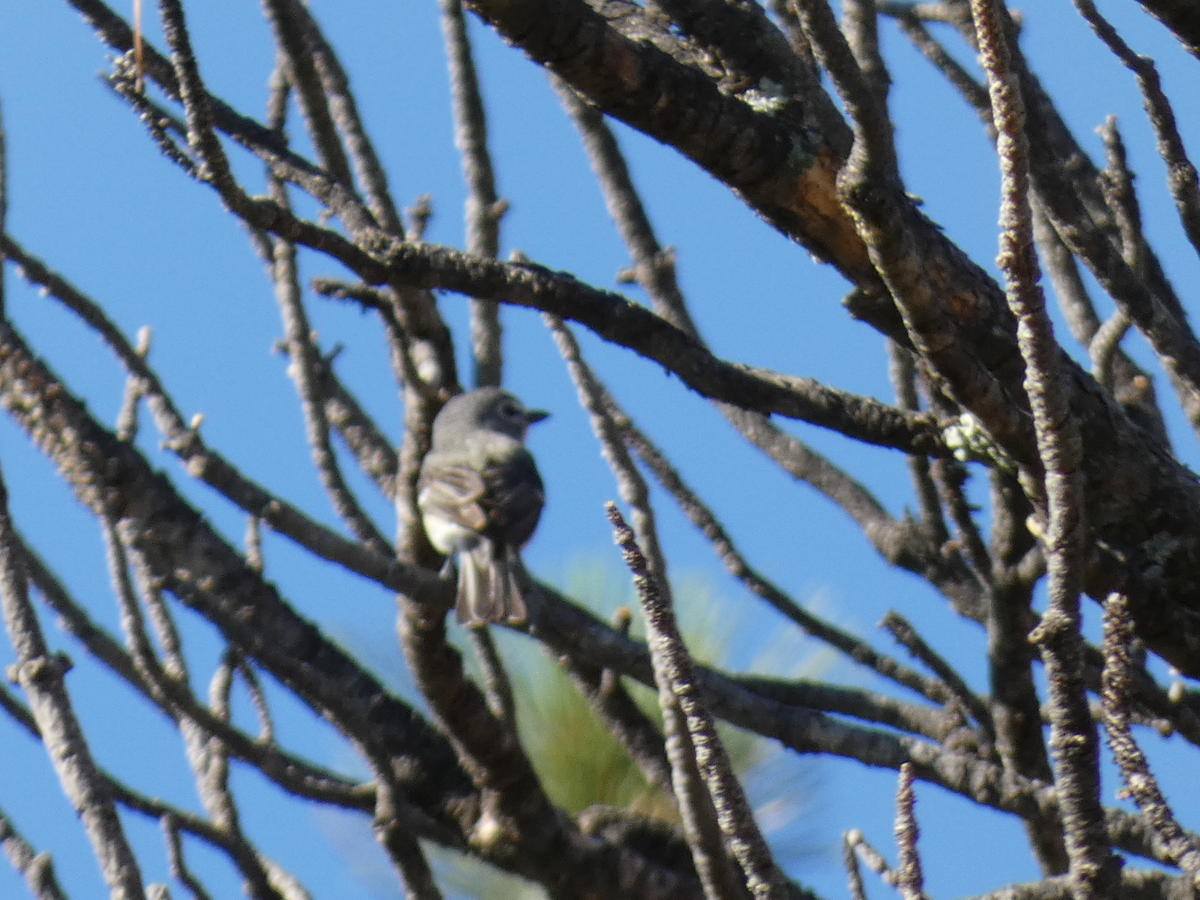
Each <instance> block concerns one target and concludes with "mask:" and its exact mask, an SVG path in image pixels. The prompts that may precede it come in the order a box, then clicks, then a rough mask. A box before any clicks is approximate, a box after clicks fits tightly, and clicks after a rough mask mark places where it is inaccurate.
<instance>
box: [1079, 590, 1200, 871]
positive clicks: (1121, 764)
mask: <svg viewBox="0 0 1200 900" xmlns="http://www.w3.org/2000/svg"><path fill="white" fill-rule="evenodd" d="M1135 640H1136V632H1135V630H1134V626H1133V621H1132V620H1131V619H1130V617H1129V603H1128V601H1127V600H1126V598H1125V597H1124V595H1122V594H1115V593H1114V594H1109V596H1108V598H1107V599H1106V600H1105V601H1104V686H1103V689H1102V691H1101V693H1100V700H1101V702H1102V704H1103V708H1104V730H1105V733H1106V734H1107V736H1108V746H1109V747H1110V748H1111V749H1112V753H1113V758H1114V759H1115V760H1116V763H1117V768H1118V769H1120V772H1121V780H1122V781H1123V782H1124V783H1125V792H1126V793H1127V794H1128V795H1129V796H1132V797H1133V799H1134V802H1136V803H1137V805H1138V809H1140V810H1141V811H1142V815H1143V816H1144V817H1145V818H1146V820H1147V821H1148V822H1149V824H1150V827H1151V828H1153V829H1154V831H1155V833H1156V834H1157V835H1158V838H1159V840H1161V841H1162V842H1163V845H1164V846H1165V848H1166V852H1167V854H1168V855H1169V856H1170V857H1171V858H1172V859H1173V860H1174V862H1175V864H1176V865H1177V866H1179V868H1181V869H1183V871H1184V872H1186V873H1187V874H1188V875H1189V876H1190V877H1191V879H1192V883H1193V885H1194V886H1195V887H1196V888H1200V843H1198V842H1197V841H1195V840H1194V839H1193V838H1192V837H1191V836H1190V835H1187V834H1186V833H1185V832H1184V831H1183V829H1182V828H1181V827H1180V826H1179V822H1178V820H1176V818H1175V814H1174V813H1173V812H1172V811H1171V807H1170V806H1169V805H1168V804H1167V799H1166V797H1164V796H1163V793H1162V790H1161V789H1160V788H1159V786H1158V782H1157V781H1156V780H1155V778H1154V775H1153V774H1152V773H1151V771H1150V763H1149V761H1148V760H1147V759H1146V754H1145V753H1143V752H1142V749H1141V748H1140V747H1139V746H1138V745H1137V742H1136V741H1135V740H1134V738H1133V731H1132V729H1131V728H1130V725H1129V705H1130V704H1129V700H1130V697H1129V695H1130V678H1129V674H1130V669H1131V666H1132V658H1131V657H1132V653H1133V644H1134V641H1135Z"/></svg>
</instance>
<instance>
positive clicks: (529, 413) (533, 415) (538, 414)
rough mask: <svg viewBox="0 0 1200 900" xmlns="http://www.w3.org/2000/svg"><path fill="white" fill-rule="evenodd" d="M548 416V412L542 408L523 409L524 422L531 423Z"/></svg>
mask: <svg viewBox="0 0 1200 900" xmlns="http://www.w3.org/2000/svg"><path fill="white" fill-rule="evenodd" d="M548 418H550V413H548V412H546V411H545V410H544V409H527V410H525V422H526V424H529V425H532V424H533V423H534V422H540V421H542V420H543V419H548Z"/></svg>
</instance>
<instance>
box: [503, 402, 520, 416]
mask: <svg viewBox="0 0 1200 900" xmlns="http://www.w3.org/2000/svg"><path fill="white" fill-rule="evenodd" d="M500 415H502V416H504V418H506V419H519V418H521V407H519V406H517V404H515V403H513V402H512V401H511V400H510V401H508V402H507V403H505V404H504V405H502V406H501V407H500Z"/></svg>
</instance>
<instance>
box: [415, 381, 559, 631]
mask: <svg viewBox="0 0 1200 900" xmlns="http://www.w3.org/2000/svg"><path fill="white" fill-rule="evenodd" d="M547 415H548V413H545V412H542V411H541V410H536V409H535V410H530V409H526V408H525V407H524V406H522V405H521V401H520V400H518V399H517V398H516V397H514V396H513V395H512V394H510V393H508V392H507V391H503V390H501V389H500V388H493V387H488V388H479V389H478V390H474V391H470V392H468V393H466V394H460V395H459V396H457V397H454V398H453V399H451V400H450V401H449V402H448V403H446V405H445V406H444V407H442V411H441V412H440V413H438V415H437V418H435V419H434V420H433V442H432V446H431V448H430V450H429V453H428V455H426V457H425V461H424V462H423V463H422V465H421V474H420V477H419V479H418V481H417V505H418V506H419V507H420V510H421V522H422V524H423V525H424V527H425V533H426V535H428V537H429V542H430V543H431V544H433V546H434V547H435V548H436V549H437V550H438V551H439V552H441V553H444V554H446V555H447V556H451V557H453V558H454V560H455V564H456V566H457V567H458V599H457V603H456V605H455V608H456V610H457V615H458V621H459V622H461V623H463V624H466V625H480V624H483V623H486V622H507V623H510V624H518V623H520V622H524V621H525V620H526V618H527V611H526V607H525V600H524V597H523V596H522V595H523V591H524V586H525V583H526V582H527V578H526V577H525V574H524V569H523V568H522V566H521V562H520V558H519V556H518V551H519V550H520V548H521V547H522V546H524V544H525V543H526V542H527V541H528V540H529V538H530V537H531V536H532V535H533V530H534V529H535V528H536V527H537V523H538V518H539V517H540V516H541V514H542V504H543V502H544V500H545V494H544V492H543V488H542V479H541V476H540V475H538V470H537V466H536V465H535V464H534V461H533V455H532V454H531V453H530V452H529V451H528V450H527V449H526V448H525V431H526V429H527V428H528V427H529V426H530V425H531V424H533V423H534V422H540V421H541V420H542V419H544V418H546V416H547Z"/></svg>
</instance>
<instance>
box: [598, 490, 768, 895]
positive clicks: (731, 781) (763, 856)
mask: <svg viewBox="0 0 1200 900" xmlns="http://www.w3.org/2000/svg"><path fill="white" fill-rule="evenodd" d="M605 508H606V511H607V513H608V520H609V522H610V523H611V525H612V527H613V532H614V535H615V537H616V541H617V543H618V546H620V548H621V554H622V556H623V557H624V558H625V564H626V565H627V566H628V567H629V570H630V572H631V574H632V575H633V583H634V587H635V588H636V589H637V592H638V599H639V600H640V601H641V604H642V612H643V614H644V615H645V616H646V627H647V632H648V634H649V639H650V643H651V647H652V648H653V650H652V658H653V659H654V668H655V675H656V678H657V679H658V681H659V682H660V692H661V693H662V694H663V695H664V702H666V701H665V695H667V694H670V696H671V698H672V702H674V703H677V704H678V705H679V709H680V711H681V712H682V713H683V715H684V716H685V717H686V721H687V727H688V731H689V733H690V734H691V738H692V743H693V746H694V747H695V759H696V764H697V767H698V768H699V770H700V774H701V776H702V777H703V778H704V782H705V784H706V785H707V786H708V791H709V794H710V795H711V797H712V802H713V806H714V807H715V808H716V812H717V821H718V822H719V823H720V826H721V831H722V833H723V834H724V835H725V838H726V840H728V842H729V844H730V847H731V849H732V851H733V855H734V856H735V857H736V859H737V861H738V863H739V864H740V865H741V867H742V872H743V874H744V876H745V879H746V886H747V887H748V888H749V889H750V893H751V894H752V895H753V896H754V897H756V898H760V900H767V898H770V900H782V898H784V897H786V896H788V894H787V888H786V886H785V883H784V880H783V876H782V874H781V873H780V871H779V869H778V868H776V866H775V862H774V860H773V859H772V857H771V851H770V849H769V848H768V847H767V843H766V841H765V840H764V839H763V836H762V833H761V832H760V831H759V830H758V826H757V824H755V822H754V814H753V812H752V811H751V809H750V804H749V803H748V802H747V801H746V795H745V793H744V792H743V791H742V786H741V785H740V784H739V783H738V780H737V777H736V776H735V775H734V773H733V767H732V765H731V764H730V761H729V757H728V755H727V754H726V752H725V748H724V746H723V745H722V743H721V740H720V738H719V737H718V736H717V732H716V725H715V722H714V720H713V718H712V716H711V715H710V714H709V712H708V710H707V708H706V707H705V706H704V704H703V702H702V701H701V699H700V696H699V690H698V689H697V687H696V678H695V673H694V672H693V670H692V662H691V658H690V656H689V654H688V652H687V648H686V647H685V646H684V644H683V639H682V637H681V636H680V634H679V629H678V626H677V625H676V623H675V614H674V612H673V611H672V610H671V607H670V606H669V605H668V604H667V603H666V602H664V599H663V596H662V595H661V594H660V592H659V584H658V582H657V578H656V577H655V576H654V575H653V574H652V573H651V571H650V569H649V567H648V565H647V561H646V558H645V556H643V555H642V552H641V549H640V548H639V547H638V545H637V540H636V538H635V537H634V534H633V531H632V529H630V528H629V526H628V525H626V524H625V520H624V519H623V518H622V516H621V514H620V512H619V511H618V510H617V507H616V505H615V504H613V503H608V504H606V507H605Z"/></svg>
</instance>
